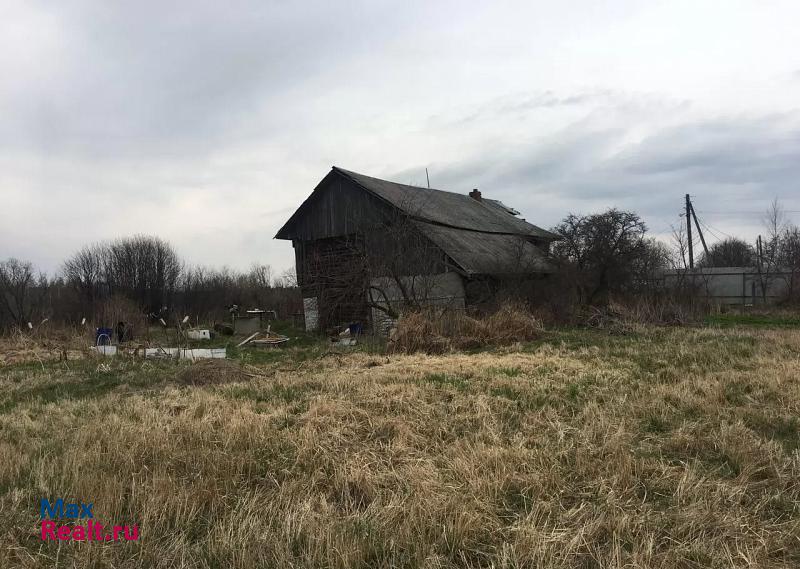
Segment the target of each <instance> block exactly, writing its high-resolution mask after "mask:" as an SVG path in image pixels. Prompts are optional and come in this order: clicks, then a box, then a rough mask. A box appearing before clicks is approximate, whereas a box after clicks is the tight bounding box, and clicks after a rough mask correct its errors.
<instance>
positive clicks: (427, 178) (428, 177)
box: [425, 168, 431, 190]
mask: <svg viewBox="0 0 800 569" xmlns="http://www.w3.org/2000/svg"><path fill="white" fill-rule="evenodd" d="M425 179H426V180H428V189H429V190H430V189H431V177H430V176H428V169H427V168H425Z"/></svg>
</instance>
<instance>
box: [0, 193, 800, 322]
mask: <svg viewBox="0 0 800 569" xmlns="http://www.w3.org/2000/svg"><path fill="white" fill-rule="evenodd" d="M552 230H553V231H554V232H555V233H558V234H559V235H561V237H562V239H561V240H558V241H556V242H554V243H553V245H552V247H551V250H550V252H549V255H550V260H551V262H552V263H553V264H554V265H555V267H556V269H557V270H556V273H555V275H552V276H551V278H549V279H546V285H545V290H542V287H541V286H538V287H537V288H536V290H535V291H530V290H529V289H528V298H531V299H534V300H536V301H538V302H542V301H544V302H551V303H558V302H561V303H568V304H570V305H571V306H583V305H595V306H597V305H603V304H607V303H608V302H609V301H610V299H612V298H622V297H626V296H631V295H637V296H639V297H643V296H646V295H648V294H651V293H657V292H660V291H659V286H660V285H659V283H660V280H659V277H660V275H661V274H663V271H665V270H670V269H671V270H678V271H685V270H688V262H687V250H688V242H687V239H686V233H685V232H684V230H683V227H678V228H674V229H673V235H672V239H671V240H670V242H669V243H664V242H661V241H657V240H656V239H654V238H653V237H651V236H649V235H648V234H647V226H646V224H645V223H644V221H642V219H641V218H640V217H639V215H638V214H636V213H635V212H630V211H622V210H618V209H609V210H607V211H605V212H602V213H596V214H590V215H577V214H570V215H568V216H567V217H565V218H564V219H563V220H562V221H561V222H560V223H559V224H557V225H556V226H555V227H553V228H552ZM382 257H384V258H385V257H386V255H383V256H382ZM389 257H392V256H391V255H390V256H389ZM731 266H734V267H754V268H755V269H757V271H758V272H759V273H760V274H763V275H765V276H764V279H763V280H764V284H766V283H767V281H768V279H769V277H768V275H769V274H770V273H774V272H776V271H779V270H780V271H782V272H784V273H788V274H789V275H790V279H789V281H790V282H789V287H788V289H789V291H790V295H791V296H792V299H794V296H797V292H798V291H797V289H798V288H800V286H798V285H800V282H797V281H798V278H796V277H800V229H799V228H798V227H797V226H796V225H794V224H792V223H790V222H789V221H788V220H787V218H786V215H785V213H784V211H783V209H782V207H781V206H780V204H779V203H778V202H777V201H775V202H773V203H772V205H771V207H770V209H769V210H768V211H767V213H766V215H765V216H764V232H763V235H762V236H760V237H759V239H758V241H757V242H756V243H748V242H746V241H745V240H743V239H739V238H736V237H730V236H729V237H727V238H726V239H724V240H721V241H719V242H717V243H714V244H712V245H711V246H710V247H709V248H708V252H707V253H706V252H704V253H703V254H702V255H700V256H699V259H698V263H697V265H696V267H697V268H705V267H731ZM382 270H384V272H386V271H385V267H384V268H383V269H382ZM522 290H523V289H522V288H520V289H517V291H516V292H517V293H518V294H520V295H523V294H522V293H521V291H522ZM762 290H766V286H762ZM523 296H524V295H523ZM234 304H235V305H238V306H240V307H243V308H250V307H259V308H263V309H268V310H276V311H277V312H278V315H279V317H282V318H287V317H289V316H291V315H293V314H298V313H300V312H301V311H302V301H301V298H300V291H299V289H298V288H297V282H296V278H295V275H294V270H293V269H292V270H290V271H286V272H285V273H283V274H281V275H279V276H278V275H275V274H274V273H273V271H272V268H271V267H270V266H269V265H263V264H254V265H253V266H252V267H251V268H250V269H249V270H248V271H236V270H232V269H229V268H222V269H215V268H210V267H203V266H190V265H188V264H187V263H185V262H184V261H182V260H181V259H180V257H179V256H178V254H177V253H176V251H175V250H174V248H173V247H172V246H171V245H170V244H169V243H168V242H166V241H164V240H163V239H160V238H158V237H153V236H144V235H138V236H134V237H127V238H121V239H116V240H113V241H108V242H103V243H95V244H92V245H87V246H85V247H83V248H81V249H80V250H78V251H76V252H75V253H74V254H73V255H71V256H70V257H69V258H68V259H66V260H65V261H64V263H63V264H62V266H61V268H60V271H59V272H58V274H57V275H55V276H54V277H52V278H49V277H48V276H47V275H45V274H44V273H42V272H40V271H38V270H37V269H36V268H35V267H34V266H33V265H32V263H30V262H26V261H21V260H18V259H8V260H6V261H2V262H0V330H2V329H8V328H10V327H13V326H17V327H21V328H25V327H27V326H28V325H29V324H28V323H32V324H34V323H37V322H41V321H43V320H46V319H50V320H55V321H58V322H63V323H75V322H78V321H81V320H82V319H84V318H86V319H88V320H90V321H93V322H95V323H97V324H101V323H103V324H112V323H113V322H114V321H115V320H116V319H118V318H119V317H120V315H124V316H125V317H126V318H128V319H131V318H133V317H134V316H133V315H134V314H135V315H138V317H139V318H142V317H143V316H145V317H148V318H150V319H151V320H152V319H161V318H164V319H168V318H173V319H175V318H183V317H184V316H185V315H188V316H190V318H192V319H193V320H194V321H198V322H200V321H202V322H206V323H210V322H214V321H220V320H222V319H224V318H226V317H227V316H228V309H227V307H229V306H231V305H234Z"/></svg>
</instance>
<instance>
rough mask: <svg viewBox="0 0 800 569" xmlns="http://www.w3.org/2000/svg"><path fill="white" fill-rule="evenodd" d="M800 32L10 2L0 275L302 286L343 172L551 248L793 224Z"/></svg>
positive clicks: (604, 11)
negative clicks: (589, 217) (550, 240)
mask: <svg viewBox="0 0 800 569" xmlns="http://www.w3.org/2000/svg"><path fill="white" fill-rule="evenodd" d="M511 8H513V9H511ZM798 15H800V8H791V7H789V8H786V9H783V10H778V9H775V10H771V11H764V10H763V9H762V8H761V6H760V5H759V4H758V3H755V2H753V3H752V4H748V3H746V2H745V3H743V4H742V5H741V6H740V7H738V8H737V9H733V8H732V9H731V10H729V11H726V13H725V14H724V15H720V14H719V13H718V11H715V10H711V11H706V10H703V9H699V8H697V7H696V6H694V5H693V4H692V5H690V4H686V5H683V4H680V3H671V4H670V5H669V6H666V5H664V6H655V5H653V6H651V7H647V8H644V7H641V8H637V9H635V10H633V9H630V7H629V6H627V5H625V4H624V3H619V2H615V1H612V0H607V1H606V0H604V1H603V2H600V3H597V5H596V10H593V11H591V13H589V12H587V11H585V10H576V9H575V8H573V7H571V6H568V5H563V6H562V5H544V4H541V5H536V4H535V3H519V4H517V5H515V6H513V7H511V6H500V5H487V4H485V3H481V4H478V3H475V4H472V3H470V2H467V3H464V2H455V1H450V0H446V1H445V2H436V3H429V2H421V1H420V2H417V1H411V2H407V1H404V2H400V1H390V2H381V3H376V2H367V1H360V0H356V1H352V2H346V3H344V4H342V3H330V2H319V1H312V2H309V3H302V4H298V3H289V2H282V1H258V2H256V1H245V0H242V1H235V2H232V3H229V4H226V5H225V6H224V7H221V6H220V5H219V3H212V2H204V1H201V2H190V3H189V2H187V3H182V2H176V3H166V4H165V3H163V2H154V1H144V2H135V3H124V4H121V3H109V2H99V1H90V0H83V1H82V0H77V1H72V2H58V3H52V2H36V1H33V2H30V1H24V0H9V2H7V3H6V5H4V18H3V19H2V20H0V73H2V74H3V77H4V78H5V79H6V80H5V81H4V82H3V84H2V85H0V114H1V115H2V117H3V120H2V121H0V200H1V201H0V203H2V206H3V207H0V258H2V257H5V256H9V255H15V256H21V257H26V258H29V259H31V260H33V261H35V262H36V263H38V264H40V265H41V266H43V267H44V268H46V269H47V270H50V271H52V270H55V269H56V268H57V267H58V265H59V263H60V260H61V259H63V258H64V256H66V255H68V254H69V253H70V252H71V251H73V250H74V249H76V248H78V247H80V246H81V245H83V244H85V243H87V242H91V241H94V240H99V239H105V238H110V237H114V236H116V235H119V234H130V233H137V232H144V233H158V234H159V235H162V236H163V237H165V238H167V239H169V240H171V241H172V242H173V243H175V245H176V246H177V247H178V249H179V250H180V252H181V253H182V254H183V255H184V256H186V257H187V258H188V259H189V260H190V261H192V262H197V263H204V264H218V265H222V264H228V265H231V266H234V267H246V266H247V265H249V264H250V262H252V261H256V260H257V261H261V262H268V263H271V264H273V265H275V266H276V267H278V268H279V269H282V268H285V267H287V266H289V265H290V264H291V263H292V261H293V255H292V250H291V246H290V245H289V244H287V243H284V242H276V241H274V240H272V239H271V237H272V236H273V235H274V233H275V231H276V230H277V228H278V227H280V226H281V224H282V223H283V222H284V221H285V219H286V218H287V217H288V216H289V214H290V213H291V212H292V211H293V209H294V208H295V207H297V205H299V204H300V203H301V202H302V200H303V199H304V198H305V197H306V196H307V195H308V193H309V192H310V191H311V190H312V189H313V188H314V186H315V185H316V183H317V182H318V181H319V179H320V178H322V177H323V176H324V175H325V174H326V173H327V171H328V169H329V168H330V166H331V165H333V164H336V165H340V166H343V167H347V168H350V169H353V170H356V171H361V172H364V173H367V174H372V175H376V176H385V177H388V178H391V179H396V180H398V181H401V182H412V183H418V184H420V185H424V183H425V170H424V169H425V167H426V166H427V167H429V170H430V174H431V180H432V183H433V185H434V186H435V187H440V188H443V189H449V190H453V191H464V192H466V191H469V189H471V188H473V187H479V188H481V189H482V190H483V191H485V193H486V195H490V196H493V197H497V198H499V199H502V200H504V201H506V202H507V203H509V204H510V205H514V206H515V207H517V208H518V209H520V210H522V212H523V214H524V215H525V216H526V217H527V218H529V219H530V220H531V221H533V222H534V223H537V224H540V225H544V226H548V225H552V224H554V223H555V222H557V221H558V220H559V219H560V218H562V217H563V216H564V215H565V214H566V213H567V212H568V211H577V212H580V211H590V210H596V209H600V208H603V207H608V206H612V205H616V206H620V207H627V208H631V209H637V210H639V211H641V212H642V213H643V214H644V215H645V218H646V219H647V220H648V222H649V223H650V225H651V226H652V227H653V228H654V229H662V228H663V226H664V225H665V224H668V223H669V222H671V221H674V220H676V219H677V213H678V210H679V208H680V205H681V199H682V195H683V194H684V193H686V192H689V193H692V194H693V195H695V196H696V200H697V201H698V209H701V207H705V208H706V209H710V208H709V207H708V206H707V205H706V204H714V207H715V208H716V209H722V208H723V206H724V207H725V208H730V209H734V208H735V209H741V208H742V207H743V206H741V205H737V203H736V202H731V201H730V200H740V201H742V202H746V203H747V209H763V207H762V206H765V205H766V203H767V202H768V200H769V199H770V198H771V196H773V195H779V196H784V197H785V198H786V199H787V200H788V202H791V200H792V198H793V196H794V194H796V193H797V192H796V190H795V188H794V185H793V184H794V180H796V179H798V174H799V173H800V172H798V166H797V164H796V163H797V160H796V157H797V156H798V151H800V134H799V133H800V128H798V124H799V121H800V119H798V115H797V110H796V100H797V97H798V96H800V83H798V82H797V81H796V80H795V79H796V76H797V69H798V64H800V61H798V60H797V58H796V56H795V55H793V53H794V52H793V51H792V50H789V49H786V46H785V45H783V44H781V41H782V40H781V39H780V38H784V37H793V36H792V34H793V33H794V30H793V28H792V26H793V22H795V21H796V19H797V18H796V16H798ZM756 20H757V21H758V22H760V25H757V26H756V25H752V23H753V22H754V21H756ZM686 21H692V22H693V25H692V26H690V27H687V26H685V25H683V24H684V23H685V22H686ZM631 46H635V49H632V48H631ZM755 62H757V64H756V63H755ZM787 78H791V79H787ZM720 204H721V205H720ZM788 205H789V206H790V209H800V204H796V205H795V204H792V203H788ZM712 221H713V220H712ZM723 222H724V223H725V224H727V225H725V227H724V228H725V229H728V230H730V231H738V230H739V229H741V230H742V231H744V232H746V231H750V230H751V229H752V227H750V225H752V223H751V222H750V218H747V217H741V218H736V217H735V216H728V217H725V218H724V219H720V221H719V223H723ZM748 224H749V225H748Z"/></svg>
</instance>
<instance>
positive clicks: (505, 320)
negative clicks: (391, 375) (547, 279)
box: [388, 303, 543, 354]
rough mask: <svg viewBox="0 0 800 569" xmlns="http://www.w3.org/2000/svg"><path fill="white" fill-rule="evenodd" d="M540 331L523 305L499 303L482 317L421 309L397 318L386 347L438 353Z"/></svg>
mask: <svg viewBox="0 0 800 569" xmlns="http://www.w3.org/2000/svg"><path fill="white" fill-rule="evenodd" d="M542 330H543V326H542V323H541V322H540V321H539V320H537V319H536V318H535V317H534V316H533V315H532V314H531V313H530V311H529V310H528V309H527V307H525V306H521V305H517V304H511V303H506V304H503V305H502V306H501V307H500V308H499V309H498V310H497V311H495V312H494V313H492V314H490V315H488V316H484V317H473V316H469V315H467V314H466V313H465V312H464V311H453V310H446V311H436V310H423V311H417V312H408V313H406V314H403V315H402V316H401V317H400V318H399V319H398V322H397V326H396V328H395V330H394V332H393V333H392V335H391V337H390V341H389V345H388V347H389V351H390V352H401V353H407V354H411V353H415V352H424V353H428V354H441V353H444V352H447V351H449V350H463V349H474V348H479V347H491V346H507V345H510V344H514V343H518V342H527V341H531V340H535V339H536V338H538V337H539V336H540V335H541V332H542Z"/></svg>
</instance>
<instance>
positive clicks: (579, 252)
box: [553, 209, 660, 304]
mask: <svg viewBox="0 0 800 569" xmlns="http://www.w3.org/2000/svg"><path fill="white" fill-rule="evenodd" d="M646 230H647V227H646V226H645V224H644V222H643V221H642V220H641V219H640V218H639V216H638V215H637V214H635V213H633V212H627V211H620V210H617V209H610V210H608V211H606V212H603V213H599V214H593V215H587V216H578V215H574V214H570V215H568V216H567V217H566V218H565V219H564V221H562V222H561V223H560V224H559V225H557V226H556V227H555V228H554V229H553V231H554V232H556V233H558V234H560V235H561V236H562V237H563V239H562V240H561V241H556V242H555V243H554V244H553V256H554V257H555V258H556V259H558V260H560V262H561V265H562V270H565V271H567V272H569V273H571V275H572V282H573V286H575V287H576V289H577V290H578V293H579V299H580V302H581V303H587V304H597V303H601V304H602V303H605V302H607V301H608V297H609V294H611V293H625V292H629V291H633V290H636V289H637V288H638V287H639V286H640V285H641V283H642V282H643V281H644V279H645V277H644V275H643V274H642V273H641V270H642V268H643V267H649V266H651V265H652V263H650V262H649V261H645V259H646V258H648V257H649V258H651V259H652V258H655V257H657V256H660V254H658V255H657V254H654V253H653V252H652V251H651V250H650V248H651V244H650V242H648V241H647V240H646V239H645V232H646Z"/></svg>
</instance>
